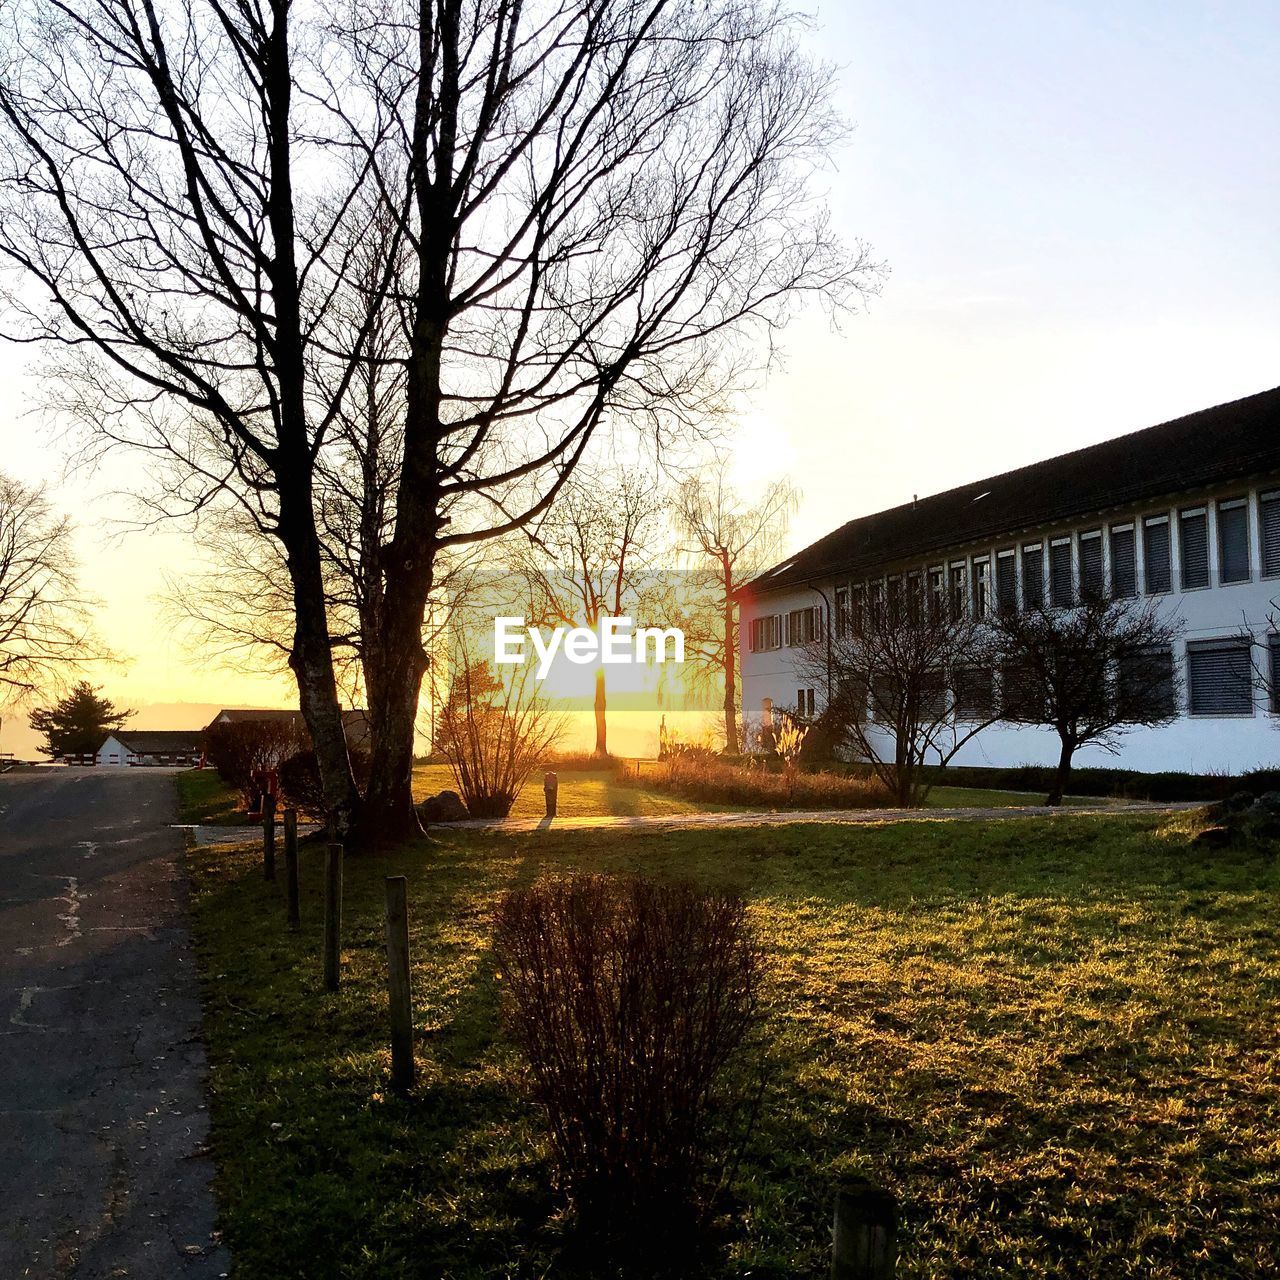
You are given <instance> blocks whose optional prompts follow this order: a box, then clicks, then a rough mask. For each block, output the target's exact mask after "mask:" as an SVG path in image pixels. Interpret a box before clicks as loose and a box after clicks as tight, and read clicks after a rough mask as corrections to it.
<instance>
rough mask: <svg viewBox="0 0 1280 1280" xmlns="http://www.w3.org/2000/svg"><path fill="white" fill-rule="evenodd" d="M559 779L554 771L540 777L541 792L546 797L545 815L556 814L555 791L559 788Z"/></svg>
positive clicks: (552, 816)
mask: <svg viewBox="0 0 1280 1280" xmlns="http://www.w3.org/2000/svg"><path fill="white" fill-rule="evenodd" d="M559 785H560V780H559V779H558V778H557V777H556V775H555V774H554V773H548V774H547V775H546V777H545V778H543V779H542V790H543V794H544V795H545V796H546V797H547V817H548V818H554V817H555V816H556V791H557V789H558V788H559Z"/></svg>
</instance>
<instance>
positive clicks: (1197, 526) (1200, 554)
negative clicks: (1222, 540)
mask: <svg viewBox="0 0 1280 1280" xmlns="http://www.w3.org/2000/svg"><path fill="white" fill-rule="evenodd" d="M1178 529H1179V536H1180V546H1181V551H1182V589H1183V591H1195V590H1197V589H1198V588H1200V587H1207V586H1208V585H1209V524H1208V516H1207V514H1206V512H1205V509H1204V508H1203V507H1195V508H1194V509H1192V510H1190V511H1184V512H1183V513H1182V514H1181V516H1180V517H1179V518H1178Z"/></svg>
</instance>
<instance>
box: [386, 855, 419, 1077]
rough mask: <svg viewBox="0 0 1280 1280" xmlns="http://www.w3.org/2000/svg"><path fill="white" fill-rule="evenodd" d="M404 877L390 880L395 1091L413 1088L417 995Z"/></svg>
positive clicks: (390, 996) (389, 954)
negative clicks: (413, 983) (411, 973)
mask: <svg viewBox="0 0 1280 1280" xmlns="http://www.w3.org/2000/svg"><path fill="white" fill-rule="evenodd" d="M407 885H408V882H407V881H406V880H405V877H404V876H388V877H387V997H388V1002H389V1004H390V1008H391V1087H392V1088H393V1089H396V1090H398V1091H399V1092H401V1093H404V1092H405V1091H407V1090H408V1089H410V1088H412V1086H413V1074H414V1069H413V995H412V990H411V987H410V984H409V901H408V888H407Z"/></svg>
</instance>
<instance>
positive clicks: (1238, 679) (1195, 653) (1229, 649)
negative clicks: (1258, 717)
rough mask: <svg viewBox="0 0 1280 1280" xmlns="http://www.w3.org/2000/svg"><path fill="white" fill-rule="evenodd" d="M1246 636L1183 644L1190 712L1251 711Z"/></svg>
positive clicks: (1239, 713) (1243, 713)
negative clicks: (1236, 638) (1185, 657)
mask: <svg viewBox="0 0 1280 1280" xmlns="http://www.w3.org/2000/svg"><path fill="white" fill-rule="evenodd" d="M1249 648H1250V646H1249V642H1248V641H1247V640H1205V641H1201V642H1198V643H1192V644H1188V645H1187V686H1188V689H1189V691H1190V711H1191V714H1192V715H1193V716H1248V715H1252V714H1253V670H1252V667H1251V665H1250V661H1249V658H1250V654H1249Z"/></svg>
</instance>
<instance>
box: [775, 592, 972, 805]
mask: <svg viewBox="0 0 1280 1280" xmlns="http://www.w3.org/2000/svg"><path fill="white" fill-rule="evenodd" d="M992 660H993V650H992V645H991V638H990V634H989V631H988V629H987V627H986V626H985V624H984V623H983V622H981V621H978V620H975V619H974V618H973V617H972V616H971V615H970V613H969V611H968V610H953V609H949V608H948V607H947V604H946V602H944V601H942V600H940V599H938V598H936V597H934V596H929V595H927V593H926V591H925V589H924V587H923V585H909V586H907V587H906V588H905V589H904V590H903V592H902V595H901V596H900V597H895V598H894V599H892V600H889V599H887V598H885V597H884V595H883V594H880V593H873V594H872V597H871V598H870V599H869V600H868V601H867V602H866V604H865V607H863V608H861V609H858V610H856V611H852V612H850V613H848V614H847V615H843V616H842V615H841V614H840V613H838V612H837V614H836V617H835V626H834V627H830V628H828V629H827V630H826V631H825V632H824V633H823V634H819V635H818V636H817V637H815V638H814V640H813V641H812V642H810V643H809V644H807V645H806V646H805V647H804V648H803V649H802V650H801V657H800V659H799V662H798V664H797V671H798V674H799V676H800V677H801V679H802V680H804V681H807V682H809V683H811V684H812V685H813V686H814V687H815V688H818V689H822V690H824V691H826V705H825V707H824V709H823V711H822V713H821V716H820V720H821V724H820V726H819V728H820V731H821V732H822V733H823V735H824V736H826V737H827V738H828V739H829V740H831V741H833V742H834V743H836V744H840V743H843V744H844V745H845V746H847V747H850V748H852V750H853V752H854V753H855V754H856V755H857V756H858V757H859V758H861V759H863V760H866V761H868V762H869V763H870V765H871V768H872V769H873V771H874V772H875V774H876V776H877V777H878V778H879V779H880V781H881V782H883V783H884V785H885V786H886V787H887V788H888V790H889V791H890V792H891V794H892V795H893V796H894V798H895V800H896V802H897V803H898V804H901V805H904V806H914V805H918V804H921V803H923V801H924V800H925V798H926V797H927V795H928V793H929V784H928V782H927V781H926V779H925V774H924V766H925V765H928V764H935V765H945V764H947V763H948V762H949V761H950V760H952V759H953V758H954V757H955V755H956V753H957V752H958V751H959V750H960V748H961V747H963V746H964V744H965V743H966V742H968V741H970V740H971V739H972V738H973V737H974V735H975V734H977V733H979V732H980V731H981V730H982V729H983V728H985V727H986V726H987V725H988V724H990V723H992V721H994V720H995V719H996V715H997V712H996V707H995V703H994V698H993V697H992V696H991V685H990V681H989V680H988V685H987V696H986V698H972V697H971V696H970V695H969V693H968V691H967V690H966V682H967V680H968V679H969V678H970V677H971V674H973V673H981V672H983V671H986V672H988V673H989V672H990V666H991V662H992Z"/></svg>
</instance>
